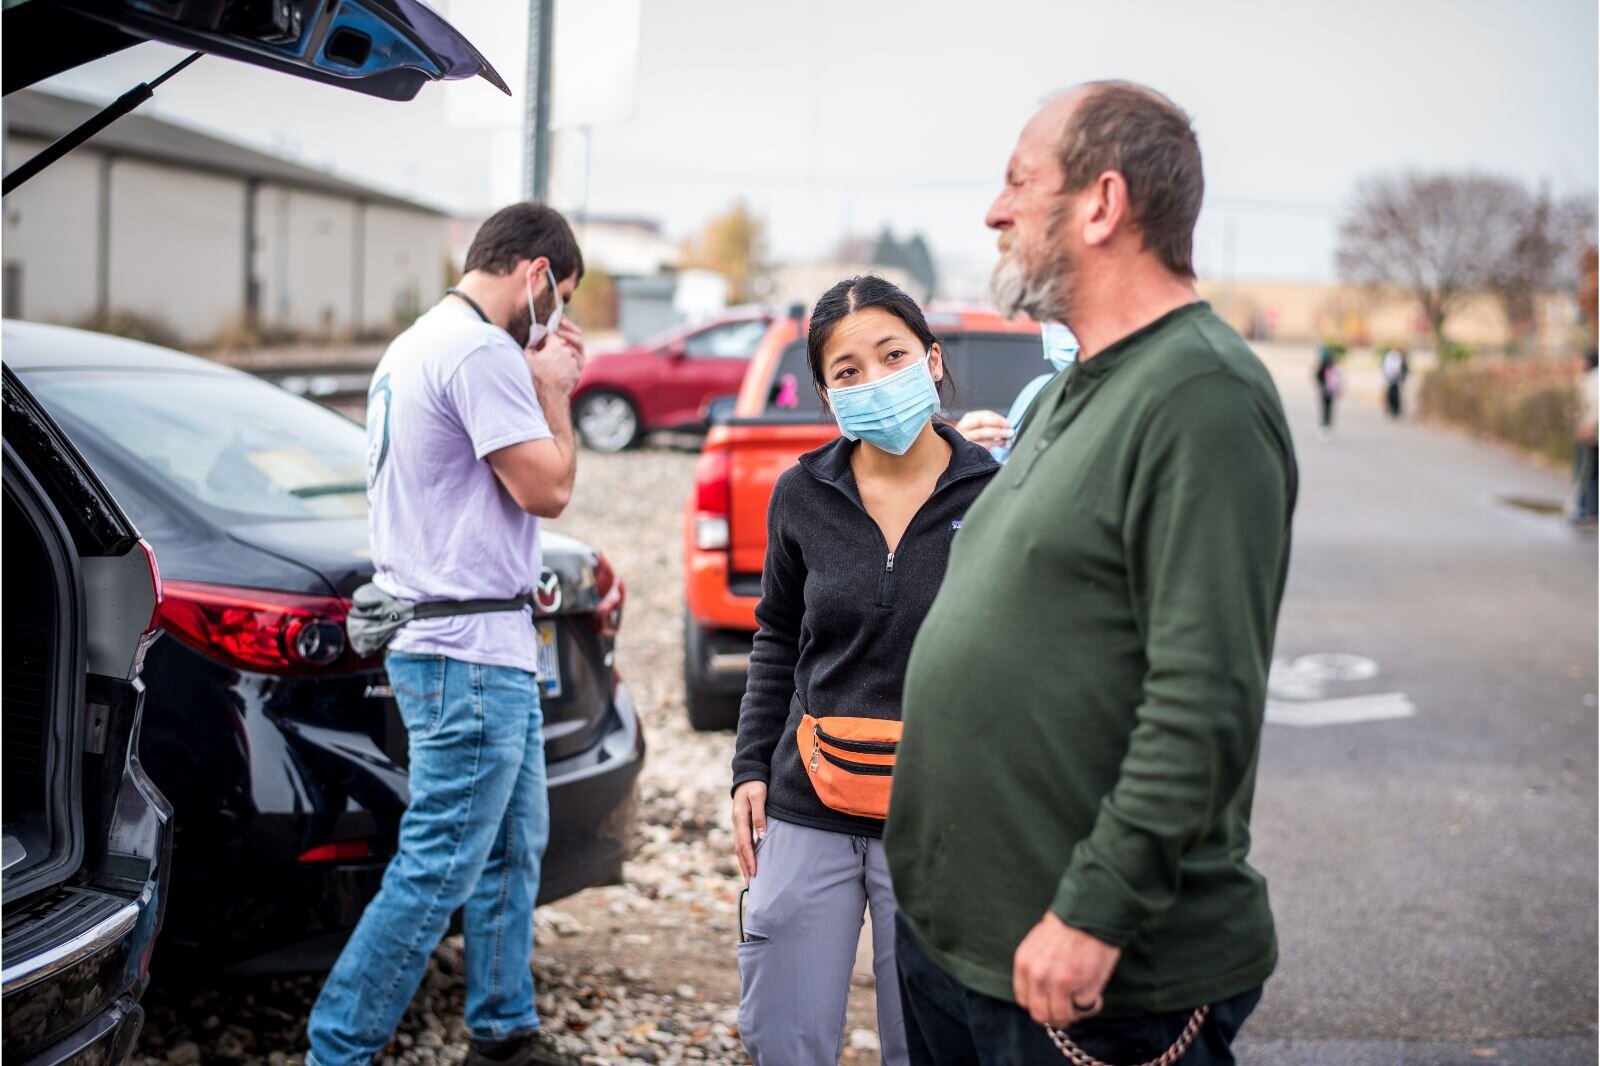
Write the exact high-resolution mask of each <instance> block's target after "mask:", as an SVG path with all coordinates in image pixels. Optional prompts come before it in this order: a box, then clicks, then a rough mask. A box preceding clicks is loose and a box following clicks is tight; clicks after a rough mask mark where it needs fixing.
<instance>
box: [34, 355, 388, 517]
mask: <svg viewBox="0 0 1600 1066" xmlns="http://www.w3.org/2000/svg"><path fill="white" fill-rule="evenodd" d="M27 381H28V387H29V388H30V389H32V390H33V393H34V395H35V396H37V397H38V398H39V400H40V402H41V403H43V404H44V405H45V407H46V408H47V409H48V410H49V411H50V413H51V415H53V416H54V417H55V418H56V420H57V421H58V422H60V423H61V424H62V426H63V428H65V429H66V431H67V433H68V435H69V436H75V435H77V434H78V433H82V432H85V431H87V432H89V433H92V434H94V435H95V436H96V437H97V438H98V441H97V443H100V444H101V445H102V446H107V445H108V446H110V447H114V448H116V449H118V450H120V451H122V452H123V453H125V454H126V455H127V456H130V457H131V458H133V459H134V460H135V461H136V462H137V463H139V464H140V465H141V466H142V467H144V468H145V469H147V470H149V471H150V472H151V473H153V474H155V475H157V476H158V477H160V478H161V479H162V480H163V481H165V482H167V483H168V484H170V485H172V486H174V487H175V488H177V489H178V490H179V491H180V492H182V493H183V494H184V495H186V496H189V497H191V498H192V499H194V500H196V501H198V502H200V503H203V504H207V505H209V506H211V507H217V508H221V509H222V510H225V511H231V512H233V513H235V514H240V515H247V516H250V517H255V518H263V519H294V518H334V517H351V516H360V515H365V514H366V513H367V496H366V493H367V484H366V435H365V433H363V432H362V430H361V428H360V427H359V426H357V425H356V424H355V423H353V422H351V421H349V420H348V419H346V418H343V417H342V416H340V415H337V414H334V413H333V412H332V411H330V410H328V409H327V408H325V407H321V406H319V405H317V404H315V403H312V402H311V401H309V400H304V399H301V398H300V397H298V396H295V395H294V394H293V393H289V392H285V391H284V390H283V389H280V388H278V387H277V386H275V385H269V384H267V383H266V382H264V381H260V380H257V379H255V378H249V377H238V376H235V375H232V374H229V375H221V374H206V373H201V374H193V373H183V372H181V371H179V372H173V371H154V370H151V371H143V370H104V369H93V370H38V371H33V372H31V373H29V374H28V375H27ZM86 443H87V442H86ZM80 446H83V445H80ZM104 476H106V477H107V479H108V481H114V480H115V474H114V473H113V472H112V471H109V470H108V471H105V472H104ZM117 488H118V487H117V486H116V485H115V484H112V485H111V489H112V491H113V493H117ZM117 494H118V495H120V493H117Z"/></svg>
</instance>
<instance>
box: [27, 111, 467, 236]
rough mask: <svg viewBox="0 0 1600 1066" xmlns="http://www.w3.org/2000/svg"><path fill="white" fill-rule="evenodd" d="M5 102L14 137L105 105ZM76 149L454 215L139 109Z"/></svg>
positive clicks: (80, 118)
mask: <svg viewBox="0 0 1600 1066" xmlns="http://www.w3.org/2000/svg"><path fill="white" fill-rule="evenodd" d="M0 106H3V107H4V109H5V113H6V129H7V133H8V134H9V135H10V136H13V137H29V138H36V139H43V140H45V141H54V140H55V139H56V138H58V137H60V136H62V135H63V134H65V133H66V132H68V131H69V130H71V129H73V128H75V127H76V126H78V125H79V124H80V123H82V122H84V121H85V120H86V119H88V118H89V117H90V116H92V115H94V114H95V113H96V112H97V111H99V110H100V106H101V105H99V104H95V103H91V102H88V101H85V100H78V99H74V98H72V97H68V96H60V95H57V94H55V93H47V92H42V91H40V90H38V89H23V90H21V91H19V92H15V93H12V94H11V95H9V96H7V97H6V98H5V101H4V103H3V104H0ZM76 151H92V152H99V153H101V154H104V155H113V156H123V157H126V158H128V159H138V160H140V161H142V162H148V163H157V164H162V165H166V166H175V167H182V168H185V169H189V170H197V171H201V172H204V173H209V174H215V175H218V176H221V177H229V178H237V179H239V180H242V181H259V182H261V183H263V184H270V185H280V186H285V187H287V188H291V189H299V190H302V191H305V192H318V193H324V194H327V195H331V196H338V197H342V198H345V199H350V200H357V201H360V202H362V203H367V204H375V205H381V206H384V207H394V208H398V209H400V210H403V211H413V212H420V213H423V214H429V215H435V216H438V217H441V218H444V217H449V215H450V212H448V211H446V210H444V209H442V208H440V207H436V206H434V205H432V204H427V203H423V202H421V201H419V200H413V199H409V198H407V197H404V196H397V195H395V194H394V193H389V192H384V191H383V190H381V189H376V188H374V187H372V186H370V185H363V184H361V183H359V182H355V181H350V180H348V179H345V178H340V177H336V176H335V175H333V174H329V173H327V172H325V171H320V170H316V169H313V168H311V167H308V166H305V165H303V164H300V163H293V162H290V161H289V160H287V159H284V158H282V157H280V156H276V155H272V154H271V153H269V152H263V151H260V150H258V149H255V148H250V147H247V146H245V145H243V144H239V143H238V142H235V141H229V140H225V139H223V138H221V137H216V136H213V135H212V134H209V133H203V132H201V131H200V130H197V129H194V128H193V127H190V126H185V125H182V124H180V123H176V122H170V121H168V120H166V119H161V118H155V117H153V116H151V115H141V114H138V113H134V114H131V115H127V116H125V117H123V118H121V119H118V120H117V121H116V122H114V123H112V124H111V125H110V126H108V127H107V128H106V129H104V130H102V131H100V132H99V133H97V134H95V135H94V136H93V137H91V138H90V139H89V140H88V141H87V142H86V143H85V144H84V145H83V146H82V147H81V148H79V149H76Z"/></svg>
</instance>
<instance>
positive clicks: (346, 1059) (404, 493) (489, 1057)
mask: <svg viewBox="0 0 1600 1066" xmlns="http://www.w3.org/2000/svg"><path fill="white" fill-rule="evenodd" d="M582 277H583V257H582V255H581V254H580V253H579V251H578V243H577V241H576V240H575V239H574V238H573V236H572V230H571V228H570V227H569V226H568V225H567V222H566V220H565V219H564V218H562V217H561V216H560V215H559V214H557V213H556V212H555V211H552V210H551V209H550V208H548V207H544V206H542V205H540V204H531V203H524V204H514V205H512V206H511V207H507V208H505V209H503V210H501V211H498V212H496V213H495V214H494V215H493V216H492V217H490V219H489V220H488V221H487V222H485V223H484V224H483V226H482V228H480V229H479V230H478V233H477V235H476V236H475V237H474V238H473V241H472V246H471V248H470V249H469V250H468V251H467V261H466V273H465V274H464V275H463V276H462V278H461V281H460V283H459V284H457V285H456V287H455V288H452V289H449V290H447V294H446V295H445V297H444V298H443V299H441V300H440V301H439V302H438V303H437V304H435V305H434V306H433V307H432V308H431V309H430V310H429V311H428V312H427V313H426V314H424V315H423V316H422V317H421V318H419V319H417V321H416V322H414V323H413V324H412V325H411V327H410V328H409V329H407V330H406V331H405V332H404V333H402V334H400V336H398V337H396V338H395V340H394V343H392V344H390V345H389V349H388V351H387V352H385V353H384V356H383V359H382V361H380V362H379V363H378V367H377V370H376V371H375V372H374V374H373V385H372V390H371V392H370V394H369V397H368V410H367V440H368V457H367V479H368V496H369V497H370V499H371V505H372V507H371V517H370V520H369V521H370V527H371V536H372V561H373V563H374V564H375V566H376V571H377V574H376V577H375V578H374V585H375V586H376V588H377V590H378V591H379V593H380V594H382V595H384V596H387V597H390V598H392V602H394V603H397V604H404V605H407V606H409V605H411V604H417V603H428V604H431V605H434V606H436V607H437V608H439V609H440V610H439V612H438V613H439V614H440V615H442V616H437V617H429V618H423V619H418V620H416V621H412V622H409V623H408V624H406V625H405V626H404V628H402V629H400V631H399V632H398V633H396V634H394V635H393V637H392V638H391V639H390V641H389V650H388V656H387V659H386V662H385V666H386V668H387V670H388V674H389V681H390V683H391V685H393V687H394V698H395V702H396V703H397V704H399V707H400V717H401V719H402V720H403V721H404V723H405V727H406V731H407V733H408V734H409V737H410V777H409V781H410V790H411V801H410V804H409V805H408V806H407V808H406V812H405V815H404V817H402V818H401V821H400V839H399V842H398V845H397V850H396V852H395V856H394V859H393V860H392V861H390V863H389V867H388V869H387V870H386V871H385V872H384V875H383V887H382V888H381V889H380V890H379V892H378V895H377V896H376V897H374V898H373V900H372V902H371V903H369V904H368V905H367V909H366V912H365V913H364V914H363V915H362V916H361V921H360V923H359V924H357V926H356V929H355V932H354V933H353V934H352V935H351V937H350V941H349V943H348V944H346V945H345V948H344V951H343V953H342V954H341V955H340V956H339V961H338V962H337V963H336V964H335V965H334V967H333V971H332V972H331V973H330V974H329V975H328V979H327V982H326V983H325V984H324V985H323V988H322V993H321V995H319V996H318V997H317V1002H316V1005H315V1006H314V1007H313V1008H312V1011H311V1018H310V1021H309V1022H308V1024H307V1035H308V1037H309V1039H310V1042H311V1053H310V1055H308V1056H307V1063H308V1066H369V1064H370V1063H371V1062H372V1061H373V1056H374V1055H376V1054H377V1053H378V1052H379V1051H381V1050H382V1049H383V1047H384V1045H385V1044H387V1043H388V1042H389V1039H390V1037H391V1036H393V1035H394V1030H395V1026H396V1025H398V1024H399V1022H400V1018H401V1016H402V1015H403V1014H404V1013H405V1009H406V1006H407V1005H408V1004H409V1003H410V1002H411V998H412V996H414V995H415V994H416V991H417V986H418V985H419V984H420V983H421V981H422V976H423V972H424V971H425V969H426V968H427V964H428V957H429V956H430V955H431V954H432V953H433V949H434V948H435V947H437V946H438V943H439V941H440V939H441V938H442V937H443V936H444V934H445V931H446V929H447V928H448V926H449V924H450V918H451V915H452V914H454V913H455V912H456V911H457V909H460V910H461V914H462V932H463V934H464V936H465V940H466V970H467V974H466V977H467V982H466V983H467V1003H466V1022H467V1028H468V1029H469V1030H470V1031H471V1034H472V1040H471V1047H470V1048H469V1050H468V1053H467V1056H466V1062H467V1066H536V1064H575V1063H576V1061H577V1060H575V1059H573V1058H571V1057H570V1056H567V1055H564V1054H562V1053H561V1052H559V1051H558V1050H556V1049H555V1048H553V1047H552V1046H551V1045H550V1044H549V1043H548V1041H547V1040H546V1039H545V1037H544V1034H543V1033H542V1032H541V1031H540V1029H539V1015H538V1011H537V1010H536V1008H535V1005H534V988H533V977H532V974H531V972H530V970H529V965H528V964H529V960H530V958H531V957H532V954H533V905H534V900H535V899H537V898H538V895H539V864H540V860H541V859H542V858H543V855H544V848H545V843H546V841H547V839H548V837H549V830H550V804H549V797H548V795H547V794H546V791H545V777H544V734H543V731H542V730H543V715H542V714H541V712H540V707H539V686H538V679H537V678H536V676H535V671H536V669H537V664H538V646H537V638H536V635H535V631H534V627H533V624H532V620H531V612H530V609H529V604H530V602H531V595H532V592H533V583H534V580H535V578H536V576H537V575H538V574H539V572H540V551H539V519H540V518H556V517H558V516H559V515H560V514H561V512H562V511H563V510H564V509H565V508H566V505H567V501H568V500H569V499H570V498H571V495H572V486H573V481H574V479H575V477H576V475H577V465H576V464H577V446H576V442H575V440H574V438H573V433H572V414H571V410H570V408H569V397H570V396H571V395H572V390H573V388H574V387H575V386H576V385H577V382H578V374H579V372H580V371H581V370H582V369H583V360H584V351H583V337H582V333H581V331H579V329H578V328H577V327H576V326H575V325H573V324H572V322H571V321H570V320H567V319H564V318H563V317H562V305H563V303H564V302H565V301H567V300H570V299H571V298H572V293H573V291H574V290H575V289H576V288H577V286H578V282H579V280H581V279H582ZM365 591H366V590H362V592H358V593H357V595H356V603H357V605H358V606H359V605H360V604H361V603H362V602H363V592H365ZM474 601H476V602H474ZM485 608H488V609H485ZM397 613H398V612H397ZM352 634H353V635H354V630H352Z"/></svg>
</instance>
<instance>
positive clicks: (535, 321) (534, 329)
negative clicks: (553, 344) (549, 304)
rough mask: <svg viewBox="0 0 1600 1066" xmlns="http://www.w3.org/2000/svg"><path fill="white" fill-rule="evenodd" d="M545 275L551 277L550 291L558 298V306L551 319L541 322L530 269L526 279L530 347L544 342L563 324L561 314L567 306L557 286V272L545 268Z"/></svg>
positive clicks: (551, 313) (535, 346)
mask: <svg viewBox="0 0 1600 1066" xmlns="http://www.w3.org/2000/svg"><path fill="white" fill-rule="evenodd" d="M544 276H545V277H547V278H549V279H550V293H551V295H553V296H554V297H555V298H556V307H555V310H554V311H551V312H550V321H548V322H543V323H541V322H540V321H539V312H538V310H537V309H536V308H535V307H534V306H533V271H531V270H530V271H528V276H527V277H526V278H525V279H524V281H525V282H526V284H527V287H528V344H527V347H529V348H537V347H538V346H539V345H541V344H543V343H544V339H545V338H546V337H548V336H549V335H550V334H552V333H554V332H555V331H556V328H557V327H558V326H560V325H561V314H562V312H563V311H564V310H565V306H566V305H564V304H563V303H562V302H561V290H560V289H558V288H557V287H556V272H555V271H554V270H552V269H550V268H549V267H546V268H545V272H544Z"/></svg>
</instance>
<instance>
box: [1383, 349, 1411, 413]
mask: <svg viewBox="0 0 1600 1066" xmlns="http://www.w3.org/2000/svg"><path fill="white" fill-rule="evenodd" d="M1410 376H1411V362H1410V360H1409V359H1407V358H1406V353H1405V352H1404V351H1403V350H1402V349H1400V348H1390V349H1389V350H1388V351H1386V352H1384V353H1383V380H1384V385H1385V389H1384V406H1385V407H1386V408H1387V409H1388V411H1389V417H1390V418H1399V417H1400V415H1401V413H1402V411H1401V407H1402V402H1403V390H1404V389H1405V384H1406V379H1407V378H1409V377H1410Z"/></svg>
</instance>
